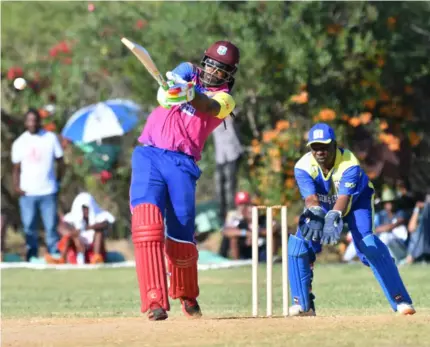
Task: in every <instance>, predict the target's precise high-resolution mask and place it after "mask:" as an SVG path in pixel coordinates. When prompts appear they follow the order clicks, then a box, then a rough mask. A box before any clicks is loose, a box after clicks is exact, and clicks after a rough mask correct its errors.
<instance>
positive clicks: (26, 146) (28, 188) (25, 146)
mask: <svg viewBox="0 0 430 347" xmlns="http://www.w3.org/2000/svg"><path fill="white" fill-rule="evenodd" d="M25 128H26V129H27V131H25V132H24V133H23V134H21V136H19V137H18V138H17V139H16V140H15V141H14V142H13V144H12V152H11V156H12V163H13V172H12V177H13V184H14V189H15V191H16V193H17V194H18V195H19V196H20V198H19V206H20V213H21V221H22V224H23V227H24V233H25V242H26V248H27V252H26V260H27V261H29V260H30V259H31V258H32V257H37V256H38V240H37V239H38V235H37V233H38V213H40V214H41V217H42V221H43V225H44V227H45V240H46V246H47V248H48V252H49V253H50V254H52V253H56V252H57V242H58V240H59V236H58V233H57V194H58V190H59V186H60V182H61V179H62V177H63V173H64V161H63V149H62V147H61V144H60V142H59V140H58V138H57V136H56V135H55V134H54V133H52V132H50V131H46V130H44V129H42V125H41V117H40V114H39V112H38V111H37V110H36V109H29V110H28V111H27V113H26V114H25ZM55 164H56V166H57V173H55V170H54V167H55Z"/></svg>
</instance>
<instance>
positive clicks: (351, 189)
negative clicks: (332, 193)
mask: <svg viewBox="0 0 430 347" xmlns="http://www.w3.org/2000/svg"><path fill="white" fill-rule="evenodd" d="M360 175H361V169H360V166H358V165H354V166H351V167H350V168H348V169H346V170H345V171H344V172H343V174H342V178H341V179H340V183H339V190H338V195H350V196H351V195H356V194H358V193H359V190H358V189H357V188H358V183H359V180H360Z"/></svg>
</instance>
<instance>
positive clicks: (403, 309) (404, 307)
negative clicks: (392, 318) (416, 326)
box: [397, 303, 417, 316]
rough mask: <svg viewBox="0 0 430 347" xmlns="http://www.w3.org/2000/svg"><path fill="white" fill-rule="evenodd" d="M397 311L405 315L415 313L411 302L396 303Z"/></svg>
mask: <svg viewBox="0 0 430 347" xmlns="http://www.w3.org/2000/svg"><path fill="white" fill-rule="evenodd" d="M397 312H398V313H400V314H403V315H405V316H410V315H413V314H415V313H416V312H417V311H415V308H414V306H413V305H412V304H407V303H401V304H398V305H397Z"/></svg>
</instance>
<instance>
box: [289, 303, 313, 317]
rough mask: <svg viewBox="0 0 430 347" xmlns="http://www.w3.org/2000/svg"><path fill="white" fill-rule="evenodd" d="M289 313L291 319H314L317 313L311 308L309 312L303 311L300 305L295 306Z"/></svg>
mask: <svg viewBox="0 0 430 347" xmlns="http://www.w3.org/2000/svg"><path fill="white" fill-rule="evenodd" d="M288 313H289V314H290V316H291V317H314V316H316V313H315V311H314V310H313V309H312V308H311V309H309V311H303V309H302V307H301V306H300V305H293V306H291V307H290V308H289V310H288Z"/></svg>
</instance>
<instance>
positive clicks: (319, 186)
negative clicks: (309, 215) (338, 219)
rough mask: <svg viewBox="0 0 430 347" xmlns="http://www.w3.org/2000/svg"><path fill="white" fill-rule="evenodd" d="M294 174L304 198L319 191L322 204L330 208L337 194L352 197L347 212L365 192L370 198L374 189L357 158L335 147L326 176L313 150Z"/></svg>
mask: <svg viewBox="0 0 430 347" xmlns="http://www.w3.org/2000/svg"><path fill="white" fill-rule="evenodd" d="M294 176H295V178H296V181H297V184H298V186H299V189H300V194H301V195H302V197H303V199H305V198H307V197H308V196H310V195H314V194H316V195H317V196H318V200H319V202H320V205H321V206H322V207H323V208H325V209H326V210H327V211H329V210H331V209H332V208H333V206H334V204H335V203H336V200H337V197H338V195H349V196H351V197H352V199H351V201H350V203H349V205H348V208H347V210H346V211H345V213H344V215H347V214H348V212H349V211H350V210H351V208H352V209H353V208H354V203H355V202H356V201H357V200H358V199H359V197H361V196H363V195H366V196H368V197H369V199H371V198H372V196H373V192H374V190H373V185H372V182H370V180H369V177H368V176H367V175H366V173H365V172H364V171H363V169H362V168H361V167H360V163H359V161H358V159H357V158H356V157H355V156H354V154H353V153H352V152H351V151H349V150H346V149H343V148H338V149H337V150H336V159H335V163H334V166H333V168H332V169H331V170H330V171H329V172H328V173H327V175H326V176H325V175H324V174H323V172H322V170H321V168H320V166H319V164H318V162H317V161H316V160H315V158H314V157H313V155H312V153H311V152H309V153H306V154H305V155H304V156H303V157H301V158H300V160H299V161H298V162H297V163H296V165H295V167H294Z"/></svg>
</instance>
